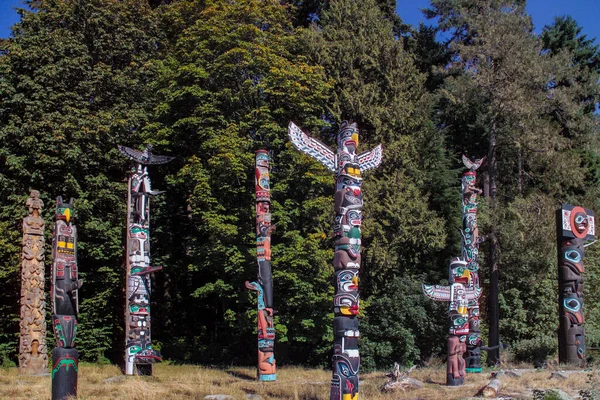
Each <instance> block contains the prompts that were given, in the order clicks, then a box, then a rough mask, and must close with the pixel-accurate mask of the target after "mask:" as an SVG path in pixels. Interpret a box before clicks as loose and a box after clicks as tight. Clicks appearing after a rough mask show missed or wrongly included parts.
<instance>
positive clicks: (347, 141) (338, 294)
mask: <svg viewBox="0 0 600 400" xmlns="http://www.w3.org/2000/svg"><path fill="white" fill-rule="evenodd" d="M288 134H289V137H290V140H291V142H292V144H293V145H294V147H295V148H296V149H298V150H300V151H302V152H303V153H306V154H308V155H309V156H311V157H313V158H314V159H316V160H317V161H319V162H320V163H321V164H323V165H324V166H325V167H327V168H328V169H329V170H330V171H332V172H334V173H335V185H336V187H335V190H336V192H335V220H334V225H333V230H334V237H335V257H334V260H333V266H334V270H335V279H334V282H335V297H334V300H333V312H334V318H333V335H334V339H333V341H334V342H333V359H332V361H333V377H332V380H331V397H330V399H331V400H358V370H359V366H360V357H359V352H358V338H359V331H358V318H357V317H358V312H359V297H358V295H359V292H358V281H359V269H360V261H361V258H360V225H361V221H362V211H361V210H362V206H363V195H362V191H361V185H362V177H361V173H362V172H365V171H368V170H370V169H373V168H376V167H377V166H379V164H380V163H381V159H382V156H383V151H382V148H381V145H379V146H377V147H376V148H374V149H373V150H371V151H366V152H363V153H360V154H357V153H356V149H357V147H358V128H357V126H356V123H353V124H349V123H348V122H346V121H344V122H342V124H341V126H340V131H339V132H338V135H337V153H334V152H333V151H332V150H331V149H330V148H329V147H327V146H325V145H324V144H323V143H321V142H319V141H318V140H316V139H314V138H311V137H310V136H308V135H307V134H305V133H304V132H302V130H301V129H300V128H298V127H297V126H296V125H295V124H294V123H293V122H290V124H289V126H288Z"/></svg>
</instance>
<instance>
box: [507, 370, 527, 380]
mask: <svg viewBox="0 0 600 400" xmlns="http://www.w3.org/2000/svg"><path fill="white" fill-rule="evenodd" d="M505 373H506V376H509V377H511V378H520V377H522V376H523V373H522V372H521V371H517V370H516V369H509V370H508V371H506V372H505Z"/></svg>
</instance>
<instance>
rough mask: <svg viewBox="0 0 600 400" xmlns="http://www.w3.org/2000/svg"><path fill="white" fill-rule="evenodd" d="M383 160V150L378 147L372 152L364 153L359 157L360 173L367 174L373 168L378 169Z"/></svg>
mask: <svg viewBox="0 0 600 400" xmlns="http://www.w3.org/2000/svg"><path fill="white" fill-rule="evenodd" d="M382 159H383V148H382V147H381V145H378V146H377V147H375V148H374V149H373V150H371V151H364V152H362V153H360V154H359V155H358V163H359V164H360V172H365V171H368V170H370V169H373V168H377V167H378V166H379V164H381V160H382Z"/></svg>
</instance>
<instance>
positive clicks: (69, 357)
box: [51, 196, 82, 400]
mask: <svg viewBox="0 0 600 400" xmlns="http://www.w3.org/2000/svg"><path fill="white" fill-rule="evenodd" d="M72 214H73V199H71V201H69V202H64V201H63V199H62V197H60V196H59V197H57V198H56V222H55V224H54V231H53V233H52V296H51V301H52V327H53V329H54V335H55V336H56V347H55V348H54V350H52V399H53V400H63V399H67V398H70V397H77V369H78V354H77V349H76V348H75V334H76V333H77V313H78V311H79V309H78V307H79V298H78V293H77V292H78V289H79V288H80V287H81V285H82V280H81V279H79V278H78V269H77V228H76V227H75V225H73V223H72Z"/></svg>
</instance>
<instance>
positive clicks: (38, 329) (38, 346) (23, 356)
mask: <svg viewBox="0 0 600 400" xmlns="http://www.w3.org/2000/svg"><path fill="white" fill-rule="evenodd" d="M26 205H27V207H28V209H29V215H27V217H25V218H24V219H23V256H22V268H21V323H20V325H21V335H20V339H19V372H20V373H21V374H23V375H38V374H43V373H47V372H48V354H47V350H46V319H45V316H46V301H45V300H44V243H45V242H44V226H45V225H44V220H43V219H42V217H41V215H40V214H41V212H42V207H44V202H43V201H42V200H41V199H40V192H38V191H37V190H32V191H31V194H30V197H29V198H28V199H27V202H26Z"/></svg>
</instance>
